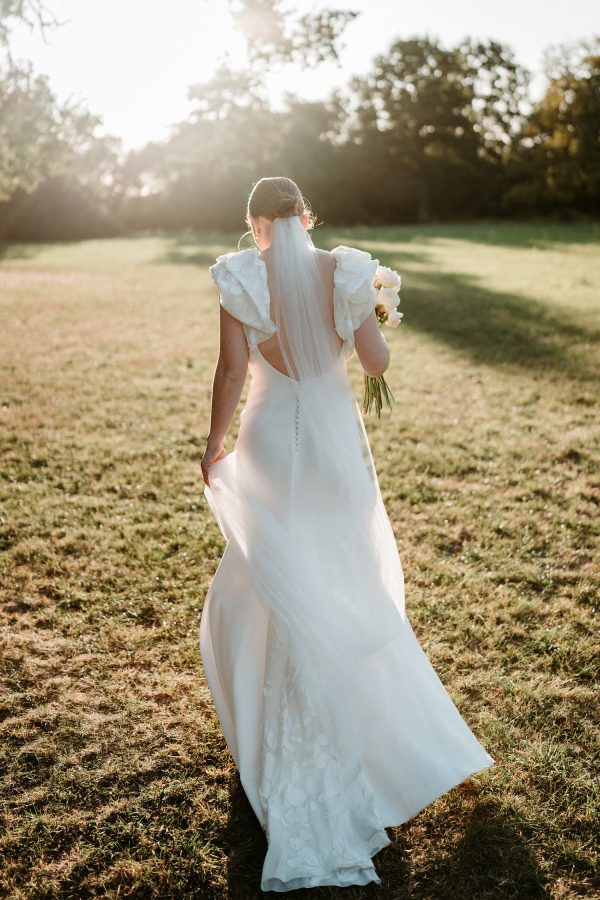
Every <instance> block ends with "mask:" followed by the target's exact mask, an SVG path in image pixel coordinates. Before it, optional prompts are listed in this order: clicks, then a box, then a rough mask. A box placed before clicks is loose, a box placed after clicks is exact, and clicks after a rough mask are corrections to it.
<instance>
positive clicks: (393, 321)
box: [386, 309, 404, 328]
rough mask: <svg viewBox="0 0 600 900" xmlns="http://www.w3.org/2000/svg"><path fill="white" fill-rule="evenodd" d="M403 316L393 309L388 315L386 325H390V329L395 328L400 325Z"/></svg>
mask: <svg viewBox="0 0 600 900" xmlns="http://www.w3.org/2000/svg"><path fill="white" fill-rule="evenodd" d="M403 315H404V313H401V312H398V310H397V309H393V310H392V311H391V312H389V313H388V317H387V319H386V322H387V324H388V325H391V326H392V328H396V327H397V326H398V325H399V324H400V322H401V320H402V316H403Z"/></svg>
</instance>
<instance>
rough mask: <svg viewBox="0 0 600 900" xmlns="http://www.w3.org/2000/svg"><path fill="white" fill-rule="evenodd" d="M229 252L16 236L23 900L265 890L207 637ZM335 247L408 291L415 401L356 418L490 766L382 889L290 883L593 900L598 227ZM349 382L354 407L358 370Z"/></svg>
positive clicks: (8, 771)
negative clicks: (369, 260) (209, 456)
mask: <svg viewBox="0 0 600 900" xmlns="http://www.w3.org/2000/svg"><path fill="white" fill-rule="evenodd" d="M242 230H243V229H240V232H241V231H242ZM237 237H238V235H235V236H234V235H230V236H223V235H203V236H202V235H201V236H194V235H192V236H189V237H181V238H169V237H161V236H156V237H138V238H131V239H123V240H111V241H85V242H81V243H65V244H54V245H43V246H41V245H3V246H2V245H0V296H1V298H2V299H1V301H0V334H1V336H2V337H1V341H2V359H1V378H2V380H1V385H2V388H1V395H0V415H1V426H2V427H1V440H2V455H3V464H2V470H1V481H0V490H1V500H2V511H1V515H2V518H1V522H0V526H1V528H0V547H1V553H2V591H3V600H2V607H1V615H2V654H1V662H0V666H1V676H2V695H1V699H0V732H1V740H0V747H1V751H0V752H1V754H2V780H1V795H0V796H1V803H2V811H3V817H4V827H3V828H2V829H1V831H0V857H1V863H0V893H1V894H3V895H7V896H9V897H11V898H42V897H43V898H54V897H57V898H58V897H60V898H71V897H73V898H81V897H90V896H100V895H103V896H110V897H125V896H127V897H136V898H141V897H144V898H145V897H148V898H150V897H153V898H154V897H155V898H158V897H160V898H184V897H185V898H187V897H190V898H191V897H195V898H207V900H213V898H215V900H216V898H251V897H260V896H264V895H263V894H261V892H260V890H259V879H260V871H261V867H262V861H263V857H264V853H265V850H266V844H265V840H264V837H263V834H262V830H261V828H260V826H259V824H258V822H257V820H256V819H255V817H254V814H253V812H252V810H251V808H250V806H249V804H248V802H247V800H246V798H245V795H244V792H243V790H242V788H241V786H240V783H239V779H238V777H237V773H236V770H235V766H234V764H233V761H232V759H231V757H230V756H229V754H228V752H227V749H226V746H225V743H224V740H223V737H222V734H221V731H220V728H219V724H218V721H217V719H216V716H215V712H214V709H213V706H212V702H211V697H210V694H209V691H208V689H207V686H206V682H205V680H204V676H203V672H202V666H201V660H200V655H199V648H198V625H199V621H200V613H201V609H202V603H203V598H204V596H205V593H206V590H207V588H208V585H209V582H210V579H211V577H212V575H213V573H214V571H215V569H216V566H217V564H218V562H219V559H220V556H221V553H222V551H223V541H222V538H221V535H220V532H219V530H218V528H217V525H216V523H215V522H214V521H213V519H212V517H211V514H210V511H209V509H208V507H207V505H206V503H205V501H204V498H203V495H202V486H203V483H202V478H201V473H200V466H199V460H200V456H201V454H202V450H203V446H204V440H205V437H206V432H207V428H208V422H209V410H210V393H211V385H212V375H213V371H214V365H215V362H216V353H217V334H218V300H217V292H216V288H215V286H214V284H213V282H212V280H211V279H210V276H209V273H208V266H209V265H210V264H211V263H212V262H213V261H214V258H215V256H216V255H217V254H218V253H221V252H224V251H226V250H230V249H235V248H236V243H237ZM314 240H315V243H317V244H318V245H320V246H326V247H332V246H335V245H336V244H338V243H346V244H352V245H355V246H359V247H363V248H365V249H367V250H369V251H371V252H372V253H373V254H374V255H375V256H377V257H378V258H379V259H380V260H381V262H383V263H385V264H387V265H390V266H392V267H394V268H397V269H398V270H399V271H400V272H401V274H402V279H403V283H402V291H401V297H402V303H401V307H400V308H401V309H402V310H403V312H404V320H403V323H402V325H401V326H400V327H399V328H398V329H396V330H392V329H388V330H387V331H386V336H387V338H388V341H389V345H390V349H391V351H392V363H391V366H390V369H389V370H388V372H387V373H386V378H387V380H388V382H389V384H390V387H391V389H392V392H393V394H394V397H395V400H396V402H395V405H394V409H393V411H392V413H391V414H390V413H389V412H385V411H384V414H383V415H382V418H381V420H379V421H378V420H377V419H376V418H374V417H371V418H367V420H366V421H367V430H368V433H369V437H370V440H371V446H372V449H373V454H374V458H375V463H376V467H377V470H378V473H379V478H380V484H381V489H382V494H383V497H384V501H385V504H386V508H387V510H388V512H389V514H390V517H391V521H392V525H393V528H394V532H395V534H396V538H397V543H398V548H399V551H400V554H401V557H402V561H403V566H404V571H405V577H406V602H407V610H408V613H409V616H410V618H411V621H412V622H413V625H414V627H415V631H416V633H417V636H418V637H419V639H420V641H421V643H422V645H423V647H424V649H425V650H426V651H427V653H428V655H429V657H430V659H431V660H432V662H433V664H434V665H435V667H436V670H437V671H438V673H439V675H440V677H441V678H442V680H443V681H444V683H445V684H446V686H447V688H448V690H449V691H450V693H451V695H452V697H453V699H454V700H455V702H456V704H457V706H458V707H459V709H460V711H461V712H462V714H463V715H464V717H465V718H466V720H467V721H468V723H469V724H470V726H471V727H472V729H473V730H474V732H475V733H476V735H477V736H478V737H479V739H480V740H481V741H482V743H483V744H484V745H485V747H486V748H487V749H488V750H489V752H490V753H491V754H492V756H493V757H494V758H495V759H496V761H497V764H496V766H494V767H493V768H492V769H490V770H488V771H486V772H483V773H480V774H479V775H477V776H475V777H473V778H471V779H469V780H468V781H467V782H466V783H465V784H463V785H462V786H460V787H458V788H456V789H455V790H453V791H451V792H450V793H448V794H447V795H445V796H444V797H442V798H440V799H439V800H438V801H437V802H436V803H434V804H433V805H431V806H430V807H428V808H427V809H426V810H424V811H423V812H422V813H421V814H419V815H418V816H417V817H415V818H414V819H413V820H412V821H411V822H409V823H407V824H405V825H403V826H400V827H397V828H394V829H390V836H391V837H392V838H393V841H392V843H391V845H390V846H389V847H387V848H385V849H384V850H383V851H381V853H379V854H378V855H377V856H376V858H375V859H376V865H377V868H378V870H379V872H380V874H381V877H382V885H381V886H380V887H377V886H375V885H371V886H369V888H366V889H360V888H356V889H354V888H346V889H343V890H334V889H327V888H323V889H316V890H313V891H311V892H304V891H296V892H295V896H297V897H298V900H300V898H301V897H303V896H307V897H312V896H323V897H332V898H333V897H336V898H337V897H338V896H339V897H340V898H344V900H353V898H357V900H358V898H361V897H374V898H386V900H401V898H405V897H406V898H408V897H410V898H450V900H460V898H469V900H482V898H488V897H489V898H491V897H493V898H513V897H514V898H522V897H552V898H565V897H591V896H600V891H599V890H598V882H597V881H594V877H595V874H596V873H597V868H596V864H597V859H596V857H595V845H594V822H596V823H597V821H598V803H597V785H596V783H595V781H594V779H593V777H592V772H593V756H594V750H595V740H596V738H595V735H596V732H595V723H594V712H595V708H596V706H595V704H597V694H595V693H594V680H595V678H596V676H597V666H598V656H597V626H595V625H594V623H593V615H594V612H595V608H596V598H597V589H598V578H597V575H598V555H597V537H598V498H599V490H598V488H599V482H600V477H599V470H598V456H599V451H598V448H599V446H600V436H599V434H598V427H597V425H598V408H597V400H598V366H597V363H598V335H599V328H600V326H599V323H598V318H597V316H598V306H599V285H600V253H599V252H598V251H599V249H600V247H599V245H600V231H599V229H598V228H594V227H593V226H582V225H568V226H566V225H565V226H561V225H549V224H544V223H539V224H527V225H525V224H523V225H510V224H494V223H483V224H481V225H473V226H466V225H461V226H456V227H450V226H444V227H442V226H432V227H421V228H410V227H402V228H382V229H339V230H335V229H329V230H325V229H317V233H316V234H315V237H314ZM350 371H351V374H352V378H353V384H354V385H355V387H356V394H357V397H359V398H360V396H361V390H362V373H361V370H360V368H359V365H358V361H357V358H356V356H355V357H353V359H352V360H351V363H350ZM246 390H247V385H246V389H245V391H246ZM244 397H245V393H244V396H243V397H242V402H243V400H244ZM239 409H241V404H240V407H239ZM238 412H239V410H238ZM237 421H238V420H237V416H236V418H235V420H234V423H233V429H232V432H231V435H230V437H229V438H228V442H227V446H228V449H232V447H233V443H234V439H235V433H236V428H237ZM594 567H596V568H594ZM401 714H402V711H401V710H398V715H401Z"/></svg>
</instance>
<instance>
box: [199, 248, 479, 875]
mask: <svg viewBox="0 0 600 900" xmlns="http://www.w3.org/2000/svg"><path fill="white" fill-rule="evenodd" d="M332 253H333V255H334V257H335V262H336V266H335V271H334V282H333V303H334V307H333V308H334V323H333V324H334V327H335V331H336V332H337V333H338V335H339V336H340V337H341V338H342V339H343V341H344V345H343V347H342V352H341V353H340V355H339V360H338V371H337V373H336V378H335V379H334V380H333V381H332V380H330V379H325V378H324V379H323V390H324V391H325V392H326V394H327V396H326V401H327V408H328V409H329V410H330V411H331V416H332V418H333V419H334V421H335V434H336V435H339V450H338V452H337V458H331V457H330V456H329V455H327V454H324V453H323V452H318V451H319V447H318V436H315V434H313V435H312V437H311V434H309V433H307V424H306V423H308V422H310V416H308V415H307V412H308V411H307V409H306V403H307V402H309V401H308V396H309V395H304V394H303V384H302V383H301V382H299V381H298V380H296V379H294V378H290V377H289V376H288V375H285V374H283V373H282V372H280V371H279V370H278V369H276V368H275V367H273V366H272V365H271V364H270V363H269V362H267V360H266V358H265V357H264V356H263V355H262V353H261V352H260V350H259V349H258V344H259V343H260V342H261V341H264V340H266V339H267V338H268V337H270V336H271V335H272V334H274V333H275V332H276V326H275V323H274V322H273V321H272V320H271V319H270V317H269V316H270V295H269V285H268V279H267V269H266V265H265V262H264V261H263V259H262V258H261V256H260V255H259V252H258V250H256V249H254V248H253V249H249V250H242V251H239V252H235V253H226V254H224V255H222V256H219V257H218V258H217V261H216V263H215V264H214V265H213V266H212V267H211V274H212V276H213V278H214V280H215V282H216V283H217V285H218V287H219V291H220V302H221V303H222V304H223V305H224V307H225V308H226V309H227V310H228V311H229V312H230V313H231V314H232V315H233V316H235V317H236V318H237V319H239V321H241V322H242V323H243V326H244V331H245V334H246V338H247V341H248V347H249V367H250V372H251V383H250V387H249V391H248V395H247V400H246V403H245V406H244V409H243V410H242V412H241V416H240V427H239V433H238V438H237V442H236V444H235V448H234V450H233V451H232V452H231V453H229V454H228V455H227V456H225V457H224V458H223V459H221V460H219V461H218V462H217V463H215V464H214V465H213V466H212V467H211V468H210V472H209V480H210V487H209V486H205V489H204V490H205V496H206V498H207V501H208V504H209V506H210V508H211V510H212V512H213V514H214V516H215V518H216V520H217V522H218V524H219V527H220V529H221V531H222V533H223V535H224V537H225V539H226V541H227V544H226V547H225V551H224V553H223V556H222V558H221V561H220V563H219V566H218V568H217V570H216V572H215V574H214V577H213V579H212V581H211V584H210V587H209V590H208V593H207V595H206V598H205V603H204V607H203V611H202V617H201V622H200V635H199V636H200V651H201V655H202V661H203V666H204V671H205V674H206V678H207V680H208V684H209V687H210V690H211V693H212V697H213V700H214V704H215V708H216V711H217V714H218V717H219V721H220V723H221V726H222V729H223V734H224V737H225V740H226V742H227V745H228V747H229V750H230V752H231V755H232V757H233V759H234V761H235V763H236V765H237V767H238V769H239V773H240V779H241V783H242V785H243V787H244V790H245V792H246V794H247V796H248V799H249V801H250V803H251V805H252V807H253V809H254V811H255V813H256V815H257V817H258V820H259V821H260V823H261V825H262V827H263V829H264V832H265V835H266V838H267V842H268V850H267V854H266V857H265V860H264V864H263V871H262V878H261V889H262V890H263V891H268V890H271V891H288V890H292V889H295V888H301V887H315V886H318V885H338V886H345V885H364V884H367V883H369V882H377V883H379V882H380V878H379V876H378V874H377V871H376V869H375V867H374V864H373V859H372V858H373V856H374V855H375V854H376V853H377V852H378V851H379V850H380V849H381V848H382V847H384V846H386V845H387V844H389V842H390V838H389V837H388V835H387V833H386V830H385V828H386V826H392V825H398V824H401V823H403V822H406V821H407V820H408V819H410V818H411V817H412V816H414V815H415V814H416V813H418V812H419V811H420V810H421V809H423V808H424V807H425V806H427V805H428V804H430V803H431V802H432V801H434V800H435V799H436V798H437V797H439V796H441V795H442V794H444V793H445V792H446V791H448V790H449V789H450V788H452V787H453V786H454V785H457V784H458V783H459V782H461V781H463V780H464V779H465V778H467V777H468V776H470V775H471V774H473V773H474V772H477V771H479V770H481V769H484V768H486V767H488V766H490V765H492V764H493V762H494V760H493V759H492V758H491V757H490V756H489V755H488V753H487V752H486V751H485V750H484V748H483V747H482V746H481V744H480V743H479V742H478V741H477V739H476V738H475V737H474V735H473V734H472V732H471V731H470V729H469V728H468V726H467V725H466V723H465V722H464V720H463V719H462V718H461V716H460V714H459V712H458V710H457V709H456V707H455V706H454V704H453V703H452V700H451V699H450V697H449V695H448V693H447V692H446V690H445V688H444V686H443V685H442V683H441V681H440V680H439V678H438V676H437V675H436V673H435V671H434V670H433V668H432V666H431V664H430V662H429V660H428V658H427V656H426V655H425V653H424V652H423V650H422V649H421V647H420V645H419V643H418V641H417V640H416V638H415V635H414V633H413V630H412V628H411V625H410V622H409V621H408V619H407V617H406V615H405V610H404V578H403V572H402V566H401V562H400V558H399V555H398V550H397V545H396V541H395V537H394V533H393V531H392V528H391V524H390V521H389V519H388V516H387V513H386V510H385V507H384V505H383V501H382V498H381V494H380V490H379V485H378V481H377V475H376V471H375V467H374V464H373V458H372V455H371V451H370V447H369V443H368V440H367V435H366V432H365V428H364V424H363V420H362V416H361V412H360V409H359V407H358V404H357V401H356V399H355V398H354V395H353V393H352V389H351V386H350V384H349V381H348V376H347V373H346V362H347V360H348V359H349V358H350V356H351V355H352V353H353V352H354V331H355V330H356V329H357V328H358V327H359V325H360V324H361V323H362V321H363V320H364V318H365V316H367V315H368V314H369V313H370V312H371V310H372V309H373V308H374V305H375V303H376V292H375V290H374V289H373V284H372V282H373V276H374V273H375V269H376V267H377V265H378V261H377V260H374V259H372V258H371V256H370V255H369V254H368V253H366V252H364V251H361V250H358V249H354V248H352V247H344V246H340V247H336V248H335V249H334V250H333V251H332ZM340 473H343V477H344V479H346V480H351V482H352V484H351V490H350V491H346V493H347V496H349V497H350V498H352V497H353V496H356V498H357V500H356V508H355V507H354V506H353V504H352V502H351V500H350V502H347V503H345V504H342V503H341V502H340V501H338V499H337V498H338V497H339V496H341V495H342V492H341V488H342V487H343V485H342V486H340V485H339V484H337V481H336V479H338V480H339V478H340V477H342V475H341V474H340ZM336 485H337V487H339V488H340V491H338V490H337V488H336ZM346 488H347V484H346ZM359 496H361V497H368V498H370V500H369V503H370V506H369V508H368V514H365V507H363V506H359V502H358V497H359Z"/></svg>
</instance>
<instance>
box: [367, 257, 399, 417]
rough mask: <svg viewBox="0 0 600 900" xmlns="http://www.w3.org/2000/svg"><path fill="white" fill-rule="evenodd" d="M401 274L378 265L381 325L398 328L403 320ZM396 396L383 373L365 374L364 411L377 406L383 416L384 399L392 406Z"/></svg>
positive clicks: (375, 282)
mask: <svg viewBox="0 0 600 900" xmlns="http://www.w3.org/2000/svg"><path fill="white" fill-rule="evenodd" d="M400 283H401V279H400V275H399V274H398V272H395V271H394V270H393V269H388V268H386V267H385V266H377V271H376V272H375V277H374V279H373V287H374V288H375V290H376V291H377V294H378V298H377V304H376V306H375V315H376V316H377V321H378V322H379V327H380V328H381V326H382V325H383V323H384V322H385V323H386V325H389V326H390V327H391V328H397V327H398V325H399V324H400V322H401V321H402V316H403V313H401V312H398V308H397V307H398V304H399V302H400V299H399V297H398V293H399V291H400ZM393 399H394V397H393V395H392V392H391V391H390V388H389V385H388V383H387V381H386V380H385V378H384V377H383V375H378V376H377V377H376V378H375V377H374V376H373V375H367V374H365V387H364V392H363V412H364V413H368V412H370V410H371V407H372V406H373V405H374V406H375V411H376V413H377V416H378V417H379V416H381V409H382V407H383V401H384V400H385V402H386V403H387V405H388V406H389V408H390V409H391V408H392V401H393Z"/></svg>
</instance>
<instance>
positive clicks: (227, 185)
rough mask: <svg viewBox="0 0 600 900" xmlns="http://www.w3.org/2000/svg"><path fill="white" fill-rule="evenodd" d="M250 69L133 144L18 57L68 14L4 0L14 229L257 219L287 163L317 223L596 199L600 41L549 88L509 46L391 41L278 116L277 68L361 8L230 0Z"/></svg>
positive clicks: (43, 231)
mask: <svg viewBox="0 0 600 900" xmlns="http://www.w3.org/2000/svg"><path fill="white" fill-rule="evenodd" d="M230 6H231V8H232V12H233V14H234V19H235V21H236V23H237V26H238V27H239V28H240V30H241V31H242V33H243V34H244V36H245V38H246V43H247V51H248V52H247V59H248V68H247V69H243V70H235V71H234V70H232V69H230V68H227V67H221V68H220V69H219V70H218V71H217V72H215V74H214V76H213V77H212V79H211V80H210V81H208V82H204V83H202V84H195V85H190V86H189V89H188V95H189V98H190V99H191V100H192V101H193V103H194V108H193V112H192V114H191V115H190V117H189V118H188V119H187V120H185V121H181V122H178V123H174V124H173V127H172V130H171V136H170V138H169V139H167V140H164V141H162V142H149V143H148V144H147V145H146V146H144V147H142V148H140V149H136V150H133V151H129V152H124V150H123V148H122V145H121V141H120V140H119V138H118V137H116V136H106V135H103V136H100V135H98V133H97V132H98V130H99V128H100V126H101V123H102V120H101V117H100V116H97V115H93V114H92V113H91V112H89V111H87V110H85V109H83V108H81V107H73V106H72V105H68V104H64V103H61V102H59V101H58V100H57V98H56V97H55V96H54V95H53V93H52V91H51V89H50V87H49V85H48V80H47V78H46V77H45V76H42V75H36V74H35V73H34V72H33V71H32V68H31V66H30V65H29V64H28V63H24V62H18V61H15V60H14V59H13V58H12V56H11V53H10V34H11V27H13V26H14V24H15V23H16V22H18V21H20V20H23V19H25V20H27V21H29V22H30V23H31V24H32V25H35V24H37V27H41V28H46V29H47V28H56V27H60V23H59V22H57V21H56V19H54V17H53V16H52V14H51V13H50V12H48V11H47V10H45V8H44V7H43V6H42V5H41V4H40V3H39V2H38V0H1V4H0V12H1V14H2V15H1V21H2V27H1V28H0V44H1V45H2V46H3V47H4V53H3V55H2V60H1V65H0V238H3V239H5V240H41V239H57V238H78V237H92V236H104V235H120V234H127V233H131V232H132V231H133V232H135V231H140V230H148V229H161V230H165V231H179V230H181V229H207V228H208V229H214V230H236V229H240V230H244V227H243V215H241V213H240V211H241V210H243V208H244V202H245V200H246V198H247V195H248V192H249V190H250V187H251V185H252V184H253V183H254V182H255V181H257V180H258V179H259V178H260V177H262V176H263V175H265V174H287V175H289V176H290V177H292V178H294V180H296V181H297V182H298V184H299V185H300V186H301V188H302V190H303V191H304V193H305V195H306V196H307V197H308V198H309V200H311V199H312V200H313V203H314V204H315V211H316V212H317V214H318V216H319V218H320V220H321V221H324V222H325V223H327V224H332V225H345V224H346V225H347V224H365V225H369V224H371V225H382V224H387V223H399V222H416V221H418V222H429V221H443V220H451V219H452V220H457V219H467V218H469V219H472V218H474V217H487V216H491V215H494V216H498V215H504V216H506V217H509V216H510V217H514V216H515V215H518V216H530V215H532V214H544V215H548V214H555V215H557V216H561V217H563V218H564V217H565V216H570V217H581V216H584V217H589V216H593V215H595V214H597V213H598V211H599V210H600V40H599V39H598V38H595V39H593V40H590V41H589V42H587V43H585V44H580V45H577V46H570V47H554V48H550V49H549V51H548V53H547V57H546V71H545V78H546V89H545V92H544V94H543V96H542V98H541V100H539V102H536V103H532V102H531V100H530V98H529V78H530V76H529V73H528V72H527V71H526V70H525V69H524V68H523V67H522V66H521V65H520V64H519V62H518V61H517V60H516V59H515V58H514V55H513V53H512V51H511V50H510V49H509V48H508V47H506V46H503V45H502V44H500V43H497V42H495V41H491V40H490V41H488V42H483V43H482V42H478V41H473V40H470V39H469V40H464V41H462V42H461V43H460V44H458V45H456V46H452V47H443V46H441V45H440V44H439V43H438V42H436V41H435V40H433V39H430V38H428V37H419V36H416V37H412V38H409V39H402V40H400V39H395V40H392V41H391V42H390V45H389V47H387V48H386V49H385V52H383V53H381V54H380V55H379V56H377V57H376V58H375V60H374V62H373V66H372V69H371V71H370V72H369V73H368V74H367V75H366V76H365V77H361V78H356V77H355V78H352V79H350V81H349V83H348V84H347V86H346V87H345V88H344V89H343V90H337V91H332V92H331V93H330V95H329V96H328V97H327V98H326V99H325V100H323V101H321V102H306V101H302V100H300V99H299V98H298V97H295V96H293V95H287V97H286V102H285V106H284V108H283V109H277V110H276V109H274V108H272V106H271V105H270V103H269V99H268V96H267V93H266V90H265V84H264V79H265V75H266V73H267V72H269V71H273V69H274V68H275V69H282V70H283V69H284V68H285V66H286V65H289V64H292V63H295V64H298V63H299V61H302V62H303V64H304V65H311V66H318V64H319V63H320V62H321V61H323V60H326V59H330V58H335V57H336V55H337V44H338V41H339V38H340V35H341V34H342V33H343V30H344V28H345V26H346V25H347V23H348V22H349V21H350V20H351V19H352V18H353V16H354V15H355V13H353V12H352V11H348V10H341V11H340V10H337V11H333V10H327V9H325V10H321V11H320V12H317V13H314V14H313V15H312V16H294V15H293V14H292V13H290V12H289V11H284V10H283V7H282V5H281V3H280V2H278V0H231V2H230Z"/></svg>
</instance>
